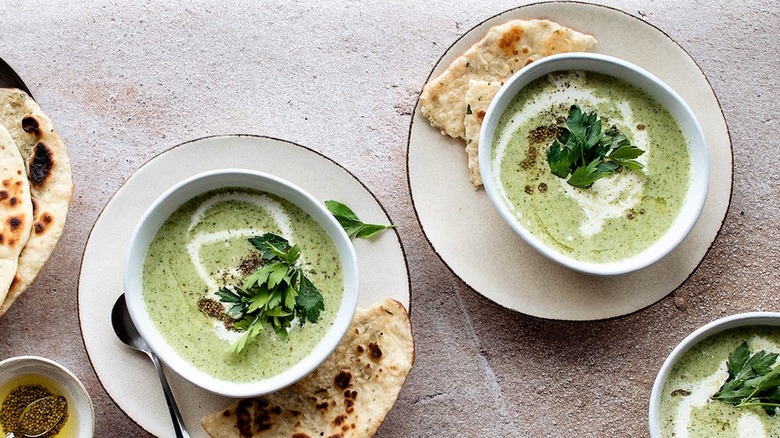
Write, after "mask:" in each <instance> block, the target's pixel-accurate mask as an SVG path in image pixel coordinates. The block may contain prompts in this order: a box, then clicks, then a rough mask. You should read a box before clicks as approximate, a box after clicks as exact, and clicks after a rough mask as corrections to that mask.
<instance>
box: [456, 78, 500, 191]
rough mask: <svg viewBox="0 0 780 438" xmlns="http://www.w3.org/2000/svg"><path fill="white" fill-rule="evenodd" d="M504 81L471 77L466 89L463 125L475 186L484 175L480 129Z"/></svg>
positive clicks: (470, 171)
mask: <svg viewBox="0 0 780 438" xmlns="http://www.w3.org/2000/svg"><path fill="white" fill-rule="evenodd" d="M501 85H503V82H487V81H480V80H475V79H471V80H470V81H469V88H468V91H466V96H465V98H464V101H465V102H466V108H467V111H466V116H465V117H464V118H463V126H464V127H465V128H466V132H465V134H466V137H465V138H466V153H467V154H468V156H469V180H470V181H471V184H472V185H474V188H478V187H479V186H481V185H482V175H481V174H480V172H479V154H478V151H479V131H480V130H481V129H482V121H483V120H484V119H485V113H486V112H487V109H488V106H490V102H491V101H492V100H493V98H494V97H495V96H496V93H498V90H499V89H501Z"/></svg>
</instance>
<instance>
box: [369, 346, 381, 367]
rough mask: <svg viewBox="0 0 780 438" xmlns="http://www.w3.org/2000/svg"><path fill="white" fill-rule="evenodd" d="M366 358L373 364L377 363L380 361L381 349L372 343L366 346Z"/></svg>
mask: <svg viewBox="0 0 780 438" xmlns="http://www.w3.org/2000/svg"><path fill="white" fill-rule="evenodd" d="M368 357H370V358H371V360H373V361H374V362H378V361H379V360H380V359H382V349H381V348H379V345H377V344H376V343H374V342H372V343H370V344H368Z"/></svg>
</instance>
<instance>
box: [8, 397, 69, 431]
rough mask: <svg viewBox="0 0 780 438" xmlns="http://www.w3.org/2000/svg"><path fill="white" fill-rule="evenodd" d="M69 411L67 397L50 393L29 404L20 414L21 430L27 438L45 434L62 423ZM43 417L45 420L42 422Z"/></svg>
mask: <svg viewBox="0 0 780 438" xmlns="http://www.w3.org/2000/svg"><path fill="white" fill-rule="evenodd" d="M41 410H42V411H41ZM67 412H68V400H67V399H66V398H65V397H63V396H61V395H50V396H48V397H43V398H39V399H38V400H35V401H34V402H32V403H30V404H29V405H27V407H26V408H24V410H23V411H22V414H21V415H20V416H19V427H20V432H21V434H22V436H23V437H25V438H38V437H41V436H44V435H46V434H47V433H49V432H50V431H51V430H52V429H54V428H55V427H57V425H58V424H60V421H61V420H62V417H64V416H65V414H66V413H67ZM31 417H32V418H31ZM41 418H43V419H44V420H45V422H40V419H41ZM36 420H37V422H36Z"/></svg>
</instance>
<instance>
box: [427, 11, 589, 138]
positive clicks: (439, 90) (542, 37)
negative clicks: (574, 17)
mask: <svg viewBox="0 0 780 438" xmlns="http://www.w3.org/2000/svg"><path fill="white" fill-rule="evenodd" d="M594 44H596V39H595V38H593V37H592V36H590V35H586V34H583V33H580V32H577V31H575V30H572V29H569V28H567V27H563V26H561V25H559V24H557V23H554V22H552V21H549V20H513V21H510V22H507V23H504V24H501V25H498V26H495V27H493V28H491V29H490V30H488V32H487V34H486V35H485V37H484V38H482V40H480V41H479V42H477V43H476V44H474V45H473V46H471V48H469V49H468V50H467V51H466V52H465V53H464V54H463V55H461V56H460V57H458V58H457V59H455V60H454V61H453V62H452V64H450V66H449V67H447V69H446V70H445V71H444V72H443V73H442V74H441V75H439V76H438V77H436V78H433V79H432V80H430V81H429V82H428V83H427V84H425V86H424V87H423V90H422V93H421V94H420V110H421V111H422V114H423V115H424V116H425V117H426V118H427V119H428V120H429V121H430V122H431V124H432V125H433V126H434V127H436V128H439V129H441V132H442V134H447V135H449V136H450V137H454V138H464V136H465V127H464V125H463V118H464V117H465V115H466V103H465V102H464V96H465V95H466V91H467V90H468V87H469V81H470V80H471V79H477V80H482V81H487V82H500V81H503V80H506V79H508V78H509V77H510V76H512V75H513V74H514V73H516V72H517V71H519V70H520V69H521V68H523V67H524V66H526V65H528V64H530V63H531V62H533V61H536V60H538V59H540V58H542V57H544V56H549V55H553V54H556V53H565V52H582V51H585V50H587V49H589V48H590V47H592V46H593V45H594Z"/></svg>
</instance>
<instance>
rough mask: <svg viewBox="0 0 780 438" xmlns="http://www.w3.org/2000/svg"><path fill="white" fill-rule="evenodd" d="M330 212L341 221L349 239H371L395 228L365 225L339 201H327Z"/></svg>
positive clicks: (326, 204) (392, 226)
mask: <svg viewBox="0 0 780 438" xmlns="http://www.w3.org/2000/svg"><path fill="white" fill-rule="evenodd" d="M325 206H326V207H328V211H330V213H331V214H332V215H333V217H335V218H336V220H337V221H339V224H341V227H342V228H344V231H346V232H347V235H348V236H349V237H361V238H364V239H370V238H372V237H374V236H376V235H377V234H379V233H381V232H382V231H384V230H387V229H390V228H395V225H381V224H366V223H363V222H362V221H361V220H360V219H359V218H358V217H357V215H356V214H355V212H353V211H352V209H351V208H349V207H347V206H346V205H344V204H342V203H341V202H339V201H333V200H330V201H325Z"/></svg>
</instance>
